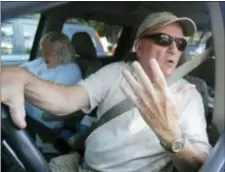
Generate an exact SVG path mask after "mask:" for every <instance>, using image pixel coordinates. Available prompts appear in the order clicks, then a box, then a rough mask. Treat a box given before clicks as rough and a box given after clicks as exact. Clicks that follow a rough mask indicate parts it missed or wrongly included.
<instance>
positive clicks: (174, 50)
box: [169, 41, 179, 54]
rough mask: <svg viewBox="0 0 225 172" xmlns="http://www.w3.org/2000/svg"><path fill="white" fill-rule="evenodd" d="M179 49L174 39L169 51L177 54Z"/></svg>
mask: <svg viewBox="0 0 225 172" xmlns="http://www.w3.org/2000/svg"><path fill="white" fill-rule="evenodd" d="M178 51H179V50H178V49H177V45H176V43H175V42H174V41H173V42H172V44H171V45H170V46H169V52H170V53H171V54H176V53H177V52H178Z"/></svg>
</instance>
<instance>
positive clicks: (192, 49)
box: [185, 31, 212, 57]
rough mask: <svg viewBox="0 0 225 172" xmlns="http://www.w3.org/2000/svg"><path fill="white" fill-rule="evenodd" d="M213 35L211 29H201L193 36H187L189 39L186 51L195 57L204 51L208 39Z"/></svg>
mask: <svg viewBox="0 0 225 172" xmlns="http://www.w3.org/2000/svg"><path fill="white" fill-rule="evenodd" d="M211 36H212V32H211V31H207V32H203V31H199V32H197V33H196V34H195V35H193V36H192V37H188V38H185V39H186V40H187V43H188V44H187V48H186V51H187V53H188V56H189V57H194V56H196V55H198V54H201V53H203V52H204V50H205V48H206V42H207V40H208V39H209V38H210V37H211Z"/></svg>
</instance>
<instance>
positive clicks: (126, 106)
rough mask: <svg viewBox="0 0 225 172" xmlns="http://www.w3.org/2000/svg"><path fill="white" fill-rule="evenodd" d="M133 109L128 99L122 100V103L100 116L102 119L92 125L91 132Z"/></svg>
mask: <svg viewBox="0 0 225 172" xmlns="http://www.w3.org/2000/svg"><path fill="white" fill-rule="evenodd" d="M134 107H135V105H134V104H133V102H132V101H131V100H130V99H128V98H126V99H124V100H123V101H121V102H120V103H118V104H116V105H115V106H113V107H112V108H111V109H109V110H108V111H106V112H105V113H104V114H103V115H102V117H101V118H100V119H99V120H98V121H97V122H96V123H95V124H94V125H93V130H94V129H96V128H98V127H100V126H101V125H103V124H105V123H106V122H108V121H110V120H112V119H113V118H115V117H117V116H119V115H121V114H123V113H125V112H127V111H129V110H131V109H133V108H134Z"/></svg>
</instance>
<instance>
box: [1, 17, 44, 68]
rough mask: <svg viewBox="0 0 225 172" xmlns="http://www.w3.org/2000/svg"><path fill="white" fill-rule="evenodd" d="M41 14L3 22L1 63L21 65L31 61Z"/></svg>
mask: <svg viewBox="0 0 225 172" xmlns="http://www.w3.org/2000/svg"><path fill="white" fill-rule="evenodd" d="M39 20H40V14H35V15H26V16H22V17H19V18H15V19H13V20H8V21H4V22H1V63H2V65H20V64H22V63H24V62H26V61H28V60H29V56H30V51H31V48H32V45H33V41H34V37H35V33H36V30H37V26H38V23H39Z"/></svg>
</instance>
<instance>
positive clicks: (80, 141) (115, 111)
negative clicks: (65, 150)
mask: <svg viewBox="0 0 225 172" xmlns="http://www.w3.org/2000/svg"><path fill="white" fill-rule="evenodd" d="M209 53H210V50H209V49H207V50H205V52H204V53H202V54H199V55H197V56H194V57H193V58H192V59H191V60H189V61H188V62H185V63H184V64H182V65H180V66H179V67H178V68H177V69H176V70H175V71H174V74H173V75H172V76H171V77H170V78H168V80H167V84H168V86H169V85H171V84H172V83H174V82H176V81H177V80H179V79H180V78H182V77H184V76H185V75H187V74H188V73H189V72H191V71H192V70H193V69H194V68H196V67H197V66H198V65H200V64H201V63H202V62H203V61H204V60H206V59H207V58H208V57H209ZM134 107H135V105H134V104H133V102H132V101H131V100H130V99H129V98H126V99H124V100H123V101H121V102H120V103H118V104H116V105H115V106H113V107H112V108H111V109H109V110H108V111H106V112H105V113H104V114H103V115H102V116H101V118H100V119H99V120H98V121H97V122H96V123H95V124H93V125H92V126H91V127H90V128H89V129H87V130H85V131H82V132H80V133H77V134H76V135H74V136H72V137H73V138H71V142H72V143H71V144H70V145H71V146H72V147H73V149H84V148H85V146H84V145H85V140H86V138H87V137H88V136H89V135H90V134H91V133H92V132H93V131H94V130H95V129H97V128H98V127H100V126H102V125H103V124H105V123H107V122H108V121H110V120H112V119H113V118H116V117H118V116H120V115H122V114H124V113H125V112H127V111H129V110H131V109H133V108H134Z"/></svg>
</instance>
